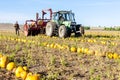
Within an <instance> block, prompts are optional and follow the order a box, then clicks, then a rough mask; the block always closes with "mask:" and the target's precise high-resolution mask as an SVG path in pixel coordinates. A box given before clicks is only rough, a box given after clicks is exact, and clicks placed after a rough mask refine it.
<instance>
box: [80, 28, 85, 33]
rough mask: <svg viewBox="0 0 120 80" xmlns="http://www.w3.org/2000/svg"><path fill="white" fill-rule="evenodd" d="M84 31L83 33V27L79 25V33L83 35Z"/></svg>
mask: <svg viewBox="0 0 120 80" xmlns="http://www.w3.org/2000/svg"><path fill="white" fill-rule="evenodd" d="M84 33H85V30H84V27H82V26H81V27H80V34H81V35H84Z"/></svg>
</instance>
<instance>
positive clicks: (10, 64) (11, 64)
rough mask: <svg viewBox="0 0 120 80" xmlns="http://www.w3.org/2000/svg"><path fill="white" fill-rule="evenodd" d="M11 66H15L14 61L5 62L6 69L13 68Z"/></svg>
mask: <svg viewBox="0 0 120 80" xmlns="http://www.w3.org/2000/svg"><path fill="white" fill-rule="evenodd" d="M13 68H15V63H14V62H10V63H8V64H7V67H6V69H7V70H8V71H11V70H13Z"/></svg>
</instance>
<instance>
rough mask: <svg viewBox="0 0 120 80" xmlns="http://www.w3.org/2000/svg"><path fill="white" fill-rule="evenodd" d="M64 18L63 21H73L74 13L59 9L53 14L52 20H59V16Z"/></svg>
mask: <svg viewBox="0 0 120 80" xmlns="http://www.w3.org/2000/svg"><path fill="white" fill-rule="evenodd" d="M60 17H62V18H64V21H71V22H75V18H74V14H73V13H72V12H70V11H59V12H56V13H55V14H54V15H53V20H59V18H60Z"/></svg>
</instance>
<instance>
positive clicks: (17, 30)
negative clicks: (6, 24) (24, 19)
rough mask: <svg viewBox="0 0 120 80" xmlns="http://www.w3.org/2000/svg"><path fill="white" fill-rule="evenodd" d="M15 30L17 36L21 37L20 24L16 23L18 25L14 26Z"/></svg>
mask: <svg viewBox="0 0 120 80" xmlns="http://www.w3.org/2000/svg"><path fill="white" fill-rule="evenodd" d="M14 28H15V33H16V35H18V36H19V29H20V28H19V24H18V22H17V21H16V23H15V24H14Z"/></svg>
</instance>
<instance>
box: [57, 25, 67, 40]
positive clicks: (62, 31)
mask: <svg viewBox="0 0 120 80" xmlns="http://www.w3.org/2000/svg"><path fill="white" fill-rule="evenodd" d="M58 33H59V37H60V38H66V37H67V28H66V27H65V25H61V26H60V27H59V30H58Z"/></svg>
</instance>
